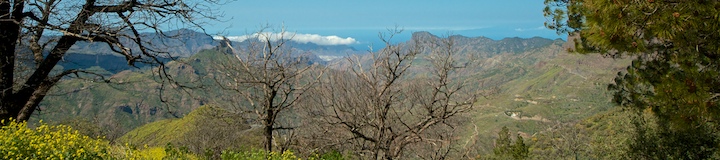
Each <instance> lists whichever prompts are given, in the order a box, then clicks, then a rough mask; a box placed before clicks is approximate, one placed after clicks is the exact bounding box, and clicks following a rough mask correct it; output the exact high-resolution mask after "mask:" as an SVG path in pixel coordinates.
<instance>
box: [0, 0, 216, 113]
mask: <svg viewBox="0 0 720 160" xmlns="http://www.w3.org/2000/svg"><path fill="white" fill-rule="evenodd" d="M219 2H220V0H197V1H189V0H188V1H183V0H123V1H116V0H82V1H80V0H0V28H2V29H1V30H0V35H1V36H2V38H0V119H7V118H14V119H16V120H17V121H26V120H28V119H29V117H30V116H31V115H32V113H33V111H35V110H36V109H37V106H38V104H39V102H40V101H42V100H43V98H44V97H45V95H46V94H47V92H48V91H49V90H50V89H51V88H52V87H53V86H54V85H55V84H56V83H57V82H58V81H59V80H61V79H62V78H63V77H68V76H76V77H77V76H79V73H90V72H88V71H84V70H77V69H67V70H62V71H58V72H52V71H53V68H54V67H55V65H56V64H58V61H60V60H62V59H63V57H64V56H65V54H66V53H67V52H68V50H70V48H71V47H72V46H73V45H75V44H76V43H78V42H98V43H104V44H107V45H108V46H109V47H110V48H111V49H112V51H114V54H118V55H120V56H122V57H125V59H126V60H127V62H128V65H134V64H135V63H136V62H140V63H153V64H159V65H160V67H158V70H157V71H158V73H159V75H166V74H164V73H163V72H164V71H165V69H164V68H163V65H162V64H163V63H162V61H160V58H168V57H170V53H168V52H165V51H163V47H153V45H152V44H151V38H148V37H143V36H141V34H140V32H143V31H154V32H156V33H160V34H161V35H162V33H163V29H171V28H172V27H178V26H179V27H183V28H200V29H202V27H201V25H203V24H204V21H202V20H207V19H215V18H216V17H215V16H216V15H217V13H216V12H213V11H212V10H211V8H210V7H211V6H214V5H215V4H218V3H219ZM90 74H91V75H96V76H99V78H100V79H103V80H104V78H103V77H102V76H100V75H99V74H92V73H90ZM166 77H167V78H170V77H169V76H166ZM170 80H171V79H170Z"/></svg>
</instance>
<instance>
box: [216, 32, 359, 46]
mask: <svg viewBox="0 0 720 160" xmlns="http://www.w3.org/2000/svg"><path fill="white" fill-rule="evenodd" d="M213 38H214V39H222V37H221V36H215V37H213ZM227 38H228V39H229V40H231V41H237V42H242V41H245V40H247V39H250V38H257V39H258V40H260V41H265V40H267V39H270V40H271V41H277V40H279V39H290V40H291V41H295V42H298V43H315V44H317V45H349V44H356V43H358V41H357V40H355V39H354V38H352V37H347V38H342V37H338V36H335V35H332V36H322V35H318V34H302V33H292V32H285V33H283V34H281V33H272V32H262V33H255V34H252V35H243V36H227Z"/></svg>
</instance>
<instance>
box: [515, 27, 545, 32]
mask: <svg viewBox="0 0 720 160" xmlns="http://www.w3.org/2000/svg"><path fill="white" fill-rule="evenodd" d="M543 29H546V28H545V26H540V27H535V28H516V29H515V31H518V32H524V31H538V30H543Z"/></svg>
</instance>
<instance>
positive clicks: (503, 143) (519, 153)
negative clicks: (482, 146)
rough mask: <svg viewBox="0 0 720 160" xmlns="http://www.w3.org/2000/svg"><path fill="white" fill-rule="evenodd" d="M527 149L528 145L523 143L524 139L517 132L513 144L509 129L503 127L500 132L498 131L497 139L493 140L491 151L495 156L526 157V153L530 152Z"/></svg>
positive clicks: (505, 157) (506, 157)
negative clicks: (493, 146) (493, 144)
mask: <svg viewBox="0 0 720 160" xmlns="http://www.w3.org/2000/svg"><path fill="white" fill-rule="evenodd" d="M528 149H529V146H527V145H525V141H524V140H523V138H522V136H520V135H519V134H518V135H517V139H516V140H515V143H514V144H513V142H512V140H511V139H510V131H509V130H508V128H507V127H503V128H502V129H501V130H500V132H498V139H496V140H495V148H494V149H493V152H494V153H495V156H496V158H501V159H510V158H512V159H525V158H528V153H529V152H530V151H529V150H528Z"/></svg>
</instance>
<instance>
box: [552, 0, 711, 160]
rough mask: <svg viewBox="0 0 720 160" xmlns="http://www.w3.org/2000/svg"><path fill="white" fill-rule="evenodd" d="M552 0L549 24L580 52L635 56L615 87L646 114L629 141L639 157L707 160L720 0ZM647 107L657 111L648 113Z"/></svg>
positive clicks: (619, 98) (620, 100) (618, 97)
mask: <svg viewBox="0 0 720 160" xmlns="http://www.w3.org/2000/svg"><path fill="white" fill-rule="evenodd" d="M545 4H546V5H547V7H546V8H545V10H544V13H545V16H546V17H548V19H549V21H548V22H546V26H547V27H548V28H550V29H554V30H556V31H557V32H558V33H567V34H569V36H570V38H569V39H571V40H573V41H574V43H575V47H574V48H573V50H574V51H577V52H580V53H599V54H602V55H605V56H608V57H613V58H621V57H626V58H627V57H629V58H633V62H632V65H630V66H628V68H627V71H625V72H620V73H618V74H617V77H616V78H615V82H614V84H611V85H609V87H608V89H610V90H612V91H614V92H615V93H614V98H613V101H614V102H615V103H617V104H618V105H621V106H624V107H626V108H629V109H634V110H635V111H637V113H638V115H640V116H639V117H638V118H636V120H635V122H634V123H636V126H637V127H638V129H637V135H636V138H635V142H634V143H633V144H632V146H631V147H630V148H631V150H634V151H637V152H634V153H636V155H637V156H638V157H645V158H660V159H667V158H695V159H702V158H709V157H710V156H712V154H714V153H715V152H716V150H717V147H718V144H720V143H719V141H718V140H717V138H718V135H717V130H718V129H717V127H716V126H717V120H718V118H720V108H719V106H718V100H719V98H720V97H719V95H720V93H719V92H720V78H719V76H720V66H718V63H719V62H720V61H719V60H720V55H719V52H720V42H719V41H720V32H718V30H720V12H718V10H720V2H719V1H708V0H699V1H676V0H642V1H628V0H614V1H585V0H546V1H545ZM645 114H650V115H653V116H650V117H644V118H643V117H642V115H645ZM653 145H657V147H650V146H653ZM631 153H633V152H631Z"/></svg>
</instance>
